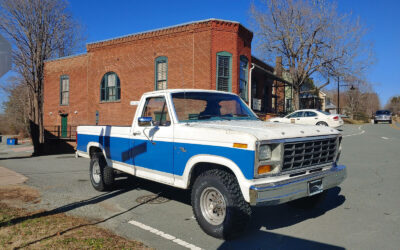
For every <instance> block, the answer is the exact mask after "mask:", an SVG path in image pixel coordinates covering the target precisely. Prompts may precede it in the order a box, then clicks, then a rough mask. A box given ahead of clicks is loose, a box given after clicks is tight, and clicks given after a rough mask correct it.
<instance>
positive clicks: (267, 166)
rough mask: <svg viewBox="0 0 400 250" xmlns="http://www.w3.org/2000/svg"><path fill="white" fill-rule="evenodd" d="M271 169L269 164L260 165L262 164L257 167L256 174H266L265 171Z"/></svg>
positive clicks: (267, 171)
mask: <svg viewBox="0 0 400 250" xmlns="http://www.w3.org/2000/svg"><path fill="white" fill-rule="evenodd" d="M271 170H272V166H271V165H262V166H259V167H258V171H257V173H258V174H266V173H269V172H271Z"/></svg>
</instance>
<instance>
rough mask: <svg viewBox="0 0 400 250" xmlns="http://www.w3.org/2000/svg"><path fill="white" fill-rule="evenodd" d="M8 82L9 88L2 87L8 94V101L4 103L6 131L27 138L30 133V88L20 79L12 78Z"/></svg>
mask: <svg viewBox="0 0 400 250" xmlns="http://www.w3.org/2000/svg"><path fill="white" fill-rule="evenodd" d="M8 82H9V84H7V86H1V87H2V89H3V90H4V91H5V92H6V93H7V94H8V101H6V102H4V103H3V108H4V113H5V115H4V117H3V119H4V120H5V121H7V128H6V130H8V131H11V132H12V133H13V134H23V135H24V136H25V135H27V134H28V132H29V116H28V114H29V111H30V109H29V106H30V105H29V102H30V101H29V100H30V98H29V88H28V86H27V85H26V84H24V83H23V80H22V79H21V78H18V77H10V78H9V79H8Z"/></svg>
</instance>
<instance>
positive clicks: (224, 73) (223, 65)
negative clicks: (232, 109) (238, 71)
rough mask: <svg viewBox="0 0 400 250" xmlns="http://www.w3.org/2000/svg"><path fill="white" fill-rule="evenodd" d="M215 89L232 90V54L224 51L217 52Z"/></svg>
mask: <svg viewBox="0 0 400 250" xmlns="http://www.w3.org/2000/svg"><path fill="white" fill-rule="evenodd" d="M217 90H221V91H227V92H231V91H232V54H231V53H229V52H226V51H221V52H218V53H217Z"/></svg>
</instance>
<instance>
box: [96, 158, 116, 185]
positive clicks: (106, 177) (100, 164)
mask: <svg viewBox="0 0 400 250" xmlns="http://www.w3.org/2000/svg"><path fill="white" fill-rule="evenodd" d="M95 171H96V173H94V172H95ZM90 182H91V183H92V186H93V187H94V189H96V190H97V191H106V190H109V189H111V188H112V186H113V185H114V170H113V169H112V168H111V167H108V166H107V162H106V160H105V159H104V157H103V155H102V154H101V153H97V154H95V155H93V156H92V158H91V160H90Z"/></svg>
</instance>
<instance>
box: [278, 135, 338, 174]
mask: <svg viewBox="0 0 400 250" xmlns="http://www.w3.org/2000/svg"><path fill="white" fill-rule="evenodd" d="M336 147H337V140H336V138H329V139H316V140H312V141H299V142H289V143H285V144H284V150H285V151H284V158H283V166H282V171H289V170H294V169H299V168H307V167H311V166H316V165H320V164H325V163H331V162H333V159H334V158H335V153H336Z"/></svg>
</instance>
